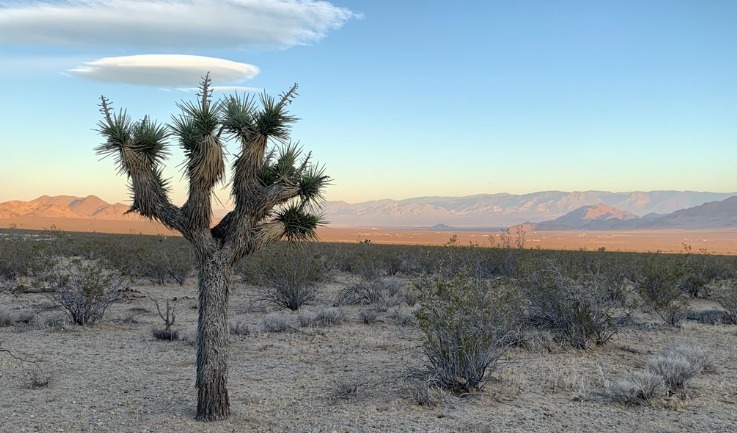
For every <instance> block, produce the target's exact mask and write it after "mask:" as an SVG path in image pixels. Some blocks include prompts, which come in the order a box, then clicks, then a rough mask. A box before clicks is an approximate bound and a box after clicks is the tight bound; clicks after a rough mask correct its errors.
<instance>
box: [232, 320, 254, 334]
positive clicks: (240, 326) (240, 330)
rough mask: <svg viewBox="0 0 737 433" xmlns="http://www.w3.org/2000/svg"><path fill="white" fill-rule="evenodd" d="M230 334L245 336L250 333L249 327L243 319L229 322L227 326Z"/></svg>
mask: <svg viewBox="0 0 737 433" xmlns="http://www.w3.org/2000/svg"><path fill="white" fill-rule="evenodd" d="M228 330H229V332H230V335H237V336H239V337H247V336H249V335H251V329H250V328H249V327H248V325H247V324H246V323H245V322H243V321H238V322H235V323H231V324H230V326H229V327H228Z"/></svg>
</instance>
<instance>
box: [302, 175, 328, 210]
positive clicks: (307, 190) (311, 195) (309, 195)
mask: <svg viewBox="0 0 737 433" xmlns="http://www.w3.org/2000/svg"><path fill="white" fill-rule="evenodd" d="M330 180H331V179H330V176H327V175H326V174H325V166H324V165H310V166H309V167H308V168H307V170H306V171H305V172H304V173H302V176H301V177H300V178H299V181H298V186H299V197H300V199H301V200H302V202H304V203H312V204H319V203H321V202H322V201H324V200H325V198H324V196H323V191H324V189H325V187H326V186H327V185H329V184H330Z"/></svg>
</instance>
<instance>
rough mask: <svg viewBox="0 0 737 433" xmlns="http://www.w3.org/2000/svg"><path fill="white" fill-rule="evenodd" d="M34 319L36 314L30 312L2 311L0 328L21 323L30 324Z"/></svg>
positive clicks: (0, 312)
mask: <svg viewBox="0 0 737 433" xmlns="http://www.w3.org/2000/svg"><path fill="white" fill-rule="evenodd" d="M33 318H34V314H33V312H32V311H30V310H21V311H17V312H10V311H6V310H0V327H3V326H13V325H17V324H19V323H23V324H29V323H30V322H31V320H33Z"/></svg>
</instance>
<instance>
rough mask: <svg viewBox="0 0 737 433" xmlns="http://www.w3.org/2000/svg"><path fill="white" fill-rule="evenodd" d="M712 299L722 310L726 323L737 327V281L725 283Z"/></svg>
mask: <svg viewBox="0 0 737 433" xmlns="http://www.w3.org/2000/svg"><path fill="white" fill-rule="evenodd" d="M714 299H715V300H716V301H717V302H719V304H720V305H721V306H722V308H724V314H725V318H726V319H727V321H728V322H729V323H733V324H735V325H737V279H732V280H729V281H725V282H724V283H723V284H722V286H721V287H720V288H719V290H718V291H717V292H716V293H715V294H714Z"/></svg>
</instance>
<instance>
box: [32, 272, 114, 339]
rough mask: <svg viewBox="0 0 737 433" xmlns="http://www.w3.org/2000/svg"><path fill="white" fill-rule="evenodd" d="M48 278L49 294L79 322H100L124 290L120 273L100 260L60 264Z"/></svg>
mask: <svg viewBox="0 0 737 433" xmlns="http://www.w3.org/2000/svg"><path fill="white" fill-rule="evenodd" d="M47 279H48V282H49V284H50V286H51V293H50V294H49V297H50V298H51V299H52V300H53V301H54V302H56V303H57V304H58V305H59V306H61V307H62V308H63V309H64V310H65V311H66V312H67V314H68V315H69V317H70V319H71V320H72V321H73V322H74V323H76V324H77V325H93V324H95V323H97V322H98V321H99V320H100V319H102V316H103V315H104V314H105V311H107V309H108V308H109V307H110V305H112V304H113V303H114V302H115V301H117V300H118V299H120V297H121V295H122V291H123V282H122V278H121V277H120V276H119V275H117V274H115V273H114V272H112V271H110V270H108V269H106V268H105V267H103V266H102V265H100V264H99V263H95V262H84V261H82V260H79V259H72V260H71V261H69V262H68V263H65V264H60V265H59V266H58V267H57V269H55V270H54V271H53V272H51V274H50V275H49V276H48V277H47Z"/></svg>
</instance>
